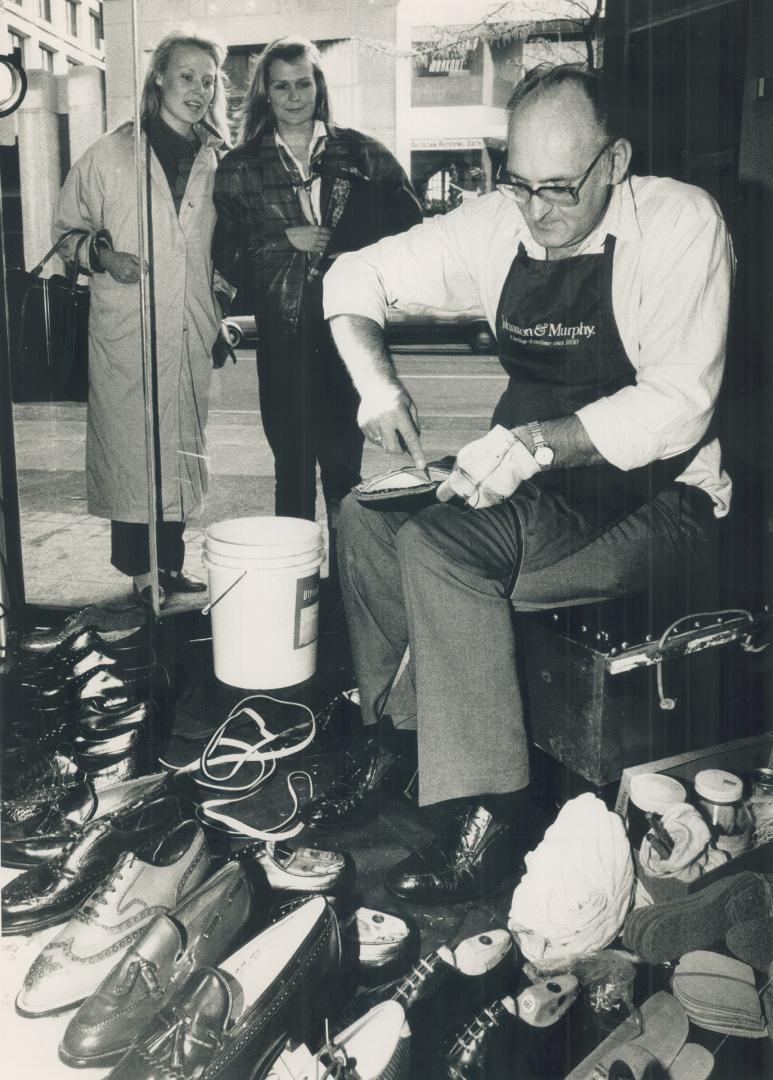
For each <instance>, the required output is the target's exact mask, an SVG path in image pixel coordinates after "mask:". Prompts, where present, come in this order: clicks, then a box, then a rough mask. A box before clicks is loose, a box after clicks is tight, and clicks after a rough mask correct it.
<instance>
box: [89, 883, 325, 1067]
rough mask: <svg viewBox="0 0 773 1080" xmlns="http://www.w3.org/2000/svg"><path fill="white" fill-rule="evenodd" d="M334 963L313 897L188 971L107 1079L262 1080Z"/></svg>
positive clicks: (319, 1003)
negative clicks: (217, 960) (216, 961)
mask: <svg viewBox="0 0 773 1080" xmlns="http://www.w3.org/2000/svg"><path fill="white" fill-rule="evenodd" d="M339 963H340V943H339V938H338V925H337V923H336V918H335V915H334V914H333V912H332V911H331V909H330V908H329V907H328V905H327V904H326V903H325V901H324V900H323V899H322V897H316V898H315V899H313V900H309V902H308V903H307V904H304V905H303V907H300V908H298V909H297V911H293V912H292V913H291V914H290V915H288V916H287V917H286V918H284V919H282V920H281V921H280V922H278V923H274V925H273V926H269V927H268V928H267V929H266V930H264V931H263V932H262V933H261V934H258V936H257V937H255V938H253V939H252V940H251V941H248V942H247V944H246V945H243V946H242V948H241V949H239V950H238V951H237V952H235V953H234V954H233V955H232V956H230V957H229V958H228V959H227V960H224V961H223V962H222V963H221V964H220V965H219V967H217V968H212V967H206V968H202V969H201V970H200V971H197V972H194V973H193V974H192V975H191V976H190V977H189V978H188V979H187V980H186V982H185V983H184V985H183V986H182V987H181V989H180V990H179V991H178V993H177V994H175V996H174V997H173V998H172V1000H171V1001H170V1002H169V1004H168V1005H167V1006H166V1007H165V1008H164V1009H162V1010H161V1012H160V1013H159V1014H158V1015H157V1016H156V1017H155V1019H154V1020H152V1021H151V1023H150V1024H149V1025H148V1027H147V1028H146V1029H145V1030H144V1031H143V1033H142V1035H141V1036H140V1037H139V1038H138V1039H137V1040H136V1041H135V1043H134V1044H133V1045H132V1047H131V1048H130V1049H129V1051H128V1052H127V1054H126V1055H125V1056H124V1057H123V1058H122V1059H121V1061H119V1063H118V1065H116V1067H115V1069H114V1070H113V1071H112V1072H111V1073H110V1080H169V1078H171V1077H174V1078H175V1080H210V1078H214V1077H217V1080H246V1078H247V1077H249V1078H250V1080H265V1077H266V1076H267V1075H268V1073H269V1071H270V1069H271V1066H272V1065H273V1063H274V1061H275V1060H276V1058H277V1057H278V1055H279V1053H280V1052H281V1050H282V1048H283V1046H284V1044H285V1042H286V1040H287V1038H288V1036H291V1035H292V1036H294V1037H296V1036H297V1035H299V1034H301V1033H302V1032H303V1031H304V1028H305V1026H306V1025H307V1024H308V1022H309V1021H311V1020H313V1019H316V1018H318V1017H319V1016H320V1015H321V1014H322V1013H323V1012H324V1011H325V1009H326V1005H327V1006H329V1004H330V999H331V994H332V991H333V989H334V986H333V984H334V983H335V982H336V976H337V973H338V967H339Z"/></svg>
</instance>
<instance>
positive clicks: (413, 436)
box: [357, 382, 427, 469]
mask: <svg viewBox="0 0 773 1080" xmlns="http://www.w3.org/2000/svg"><path fill="white" fill-rule="evenodd" d="M357 422H358V423H359V425H360V427H361V428H362V430H363V432H364V434H365V436H366V437H367V438H368V439H370V441H371V442H374V443H377V444H378V445H379V446H381V447H382V448H383V449H384V450H386V452H387V453H388V454H401V453H403V451H405V450H407V451H408V453H409V454H410V455H411V457H412V458H413V463H414V465H415V466H416V468H417V469H426V467H427V459H426V457H425V454H424V451H423V450H422V448H421V442H420V441H419V435H420V434H421V429H420V427H419V413H418V410H417V408H416V405H415V403H414V401H413V399H412V398H411V395H410V394H409V393H408V391H407V390H406V389H405V387H404V386H402V384H400V383H399V382H398V383H396V384H395V383H385V384H384V385H383V386H379V387H374V388H372V389H370V390H368V391H366V393H365V394H363V397H362V401H361V403H360V409H359V412H358V414H357Z"/></svg>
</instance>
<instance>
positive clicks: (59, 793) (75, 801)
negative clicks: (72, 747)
mask: <svg viewBox="0 0 773 1080" xmlns="http://www.w3.org/2000/svg"><path fill="white" fill-rule="evenodd" d="M9 759H10V761H9V767H12V763H13V762H14V761H15V762H17V767H18V769H19V770H22V771H24V773H25V776H24V777H23V778H22V781H21V782H22V783H23V784H24V785H25V786H28V787H29V786H31V785H34V791H35V794H38V793H39V794H40V796H41V797H40V799H39V801H34V800H33V801H32V802H30V799H29V798H28V799H27V800H25V802H26V806H25V805H21V806H18V807H17V806H15V804H14V802H13V800H4V801H3V814H2V825H3V832H2V862H3V865H4V866H10V867H13V868H14V869H18V870H27V869H29V868H30V867H33V866H38V865H39V864H40V863H44V862H48V861H49V860H50V859H54V858H56V857H57V856H59V855H61V853H62V851H63V849H64V848H65V846H66V845H67V844H68V843H69V842H70V841H71V840H72V839H73V837H74V836H75V835H76V834H77V833H78V832H79V830H82V829H83V828H84V827H85V826H86V825H88V824H89V822H91V821H96V820H97V819H98V818H103V817H106V816H108V815H110V814H121V813H122V812H123V811H124V810H126V809H127V808H128V807H129V806H130V805H131V804H132V803H136V802H137V800H138V799H146V800H147V799H154V798H158V797H160V796H161V795H164V794H167V793H171V790H172V788H171V781H170V778H169V774H168V773H163V772H161V773H151V774H150V775H147V776H141V777H137V778H135V779H131V780H128V781H125V782H124V783H116V784H111V785H109V786H106V787H103V788H102V789H101V790H96V789H95V787H94V784H93V782H92V780H91V779H90V778H89V777H88V776H87V775H86V774H85V773H84V772H83V771H82V770H81V769H80V768H78V766H77V765H76V764H75V763H74V762H73V761H72V760H71V759H70V758H67V757H65V756H63V755H59V754H54V755H42V754H33V753H24V752H22V751H18V752H16V753H12V754H10V755H9ZM41 788H42V790H41Z"/></svg>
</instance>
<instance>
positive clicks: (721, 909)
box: [623, 871, 771, 964]
mask: <svg viewBox="0 0 773 1080" xmlns="http://www.w3.org/2000/svg"><path fill="white" fill-rule="evenodd" d="M770 910H771V885H770V882H768V880H767V879H766V878H765V877H764V876H763V875H762V874H754V873H751V872H750V871H744V872H743V873H740V874H733V875H731V876H730V877H726V878H723V879H722V880H721V881H717V882H716V883H715V884H713V885H707V886H706V887H705V888H703V889H700V890H699V891H698V892H696V893H694V894H692V895H691V896H688V897H687V898H686V899H684V900H675V901H673V902H671V903H668V904H654V905H653V906H652V907H648V908H638V909H637V910H635V911H632V912H631V913H630V914H629V916H628V918H627V919H626V920H625V927H624V930H623V942H624V944H625V945H626V947H627V948H629V949H631V950H632V951H633V952H635V953H636V954H637V955H638V956H640V957H641V959H642V960H645V961H646V962H648V963H650V964H660V963H665V962H666V961H668V960H673V959H675V958H676V957H677V956H682V955H683V954H684V953H686V952H692V951H693V950H695V949H705V948H707V947H708V946H710V945H713V944H715V943H716V942H717V941H721V940H722V939H723V938H724V937H725V935H726V934H727V932H728V931H729V929H730V927H731V926H734V925H735V924H736V923H737V922H743V921H745V920H747V919H752V918H755V917H759V916H762V915H768V914H770Z"/></svg>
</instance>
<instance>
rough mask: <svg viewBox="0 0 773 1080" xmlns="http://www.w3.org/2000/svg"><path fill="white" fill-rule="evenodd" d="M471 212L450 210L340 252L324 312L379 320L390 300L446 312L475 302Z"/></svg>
mask: <svg viewBox="0 0 773 1080" xmlns="http://www.w3.org/2000/svg"><path fill="white" fill-rule="evenodd" d="M470 216H471V215H470V214H469V213H468V214H466V215H465V211H464V208H462V209H461V210H455V211H452V212H451V213H450V214H446V215H439V216H437V217H434V218H430V219H429V220H428V221H425V222H423V223H422V224H421V225H415V226H414V227H413V228H412V229H409V230H408V232H404V233H401V234H399V235H398V236H389V237H386V238H385V239H384V240H380V241H379V242H378V243H376V244H371V245H370V246H369V247H366V248H362V249H361V250H360V251H353V252H349V253H347V254H345V255H340V256H339V257H338V258H337V259H336V261H335V263H334V264H333V266H332V267H331V268H330V269H329V270H328V272H327V274H326V275H325V282H324V306H325V318H327V319H332V318H334V317H335V316H336V315H363V316H365V317H366V318H369V319H372V320H373V321H374V322H376V323H378V324H379V326H383V325H384V323H385V321H386V314H387V308H388V307H390V306H392V305H395V304H410V305H411V306H418V307H425V308H439V309H442V310H444V311H449V312H454V311H466V310H468V309H469V308H471V307H475V306H478V305H480V303H481V297H480V291H479V288H478V284H477V281H478V280H480V279H479V278H476V275H475V268H476V263H477V260H478V257H479V253H478V251H477V247H476V245H475V244H474V243H472V242H471V239H472V234H473V232H474V230H472V229H471V228H470V222H469V218H470Z"/></svg>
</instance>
